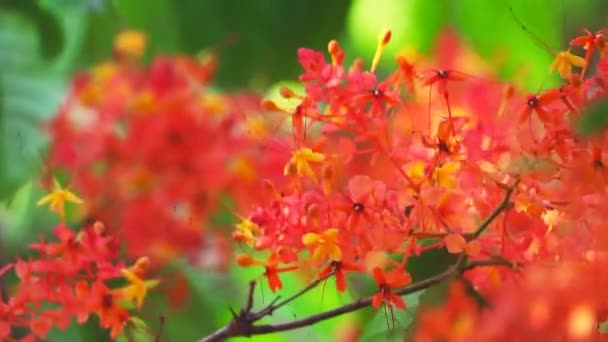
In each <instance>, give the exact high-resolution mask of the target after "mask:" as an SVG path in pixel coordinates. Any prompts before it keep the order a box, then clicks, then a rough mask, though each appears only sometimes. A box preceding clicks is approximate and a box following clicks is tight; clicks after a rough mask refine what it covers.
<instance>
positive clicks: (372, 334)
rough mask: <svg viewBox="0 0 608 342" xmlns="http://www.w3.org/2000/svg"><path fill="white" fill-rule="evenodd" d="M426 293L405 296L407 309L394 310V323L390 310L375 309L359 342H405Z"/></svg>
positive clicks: (419, 292)
mask: <svg viewBox="0 0 608 342" xmlns="http://www.w3.org/2000/svg"><path fill="white" fill-rule="evenodd" d="M424 292H425V291H418V292H414V293H411V294H409V295H407V296H405V297H404V298H403V299H404V300H405V303H406V309H405V310H398V309H394V310H393V317H394V322H393V317H391V312H390V311H388V309H385V308H384V307H381V308H379V309H375V311H376V313H375V314H374V317H373V318H372V319H371V321H369V323H367V324H366V325H365V326H364V327H363V332H362V335H361V337H360V339H359V341H361V342H363V341H379V340H382V341H403V334H404V332H405V330H406V329H408V328H409V327H410V325H411V324H412V323H413V322H414V316H415V312H416V310H417V309H418V305H419V300H420V297H421V295H422V294H423V293H424ZM387 316H388V320H387ZM393 324H394V326H393Z"/></svg>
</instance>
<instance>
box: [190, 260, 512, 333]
mask: <svg viewBox="0 0 608 342" xmlns="http://www.w3.org/2000/svg"><path fill="white" fill-rule="evenodd" d="M480 266H509V267H513V268H515V267H516V264H514V263H511V262H509V261H508V260H505V259H502V258H493V259H488V260H475V261H469V262H467V263H466V264H465V265H462V266H461V267H456V265H455V266H454V267H450V268H449V269H447V270H445V271H444V272H442V273H440V274H438V275H435V276H433V277H430V278H427V279H424V280H421V281H418V282H415V283H413V284H411V285H409V286H406V287H403V288H401V289H398V290H395V291H394V293H395V294H397V295H400V296H404V295H407V294H411V293H414V292H417V291H420V290H424V289H426V288H429V287H431V286H433V285H436V284H438V283H440V282H442V281H444V280H447V279H449V278H450V277H453V276H456V275H458V274H460V273H461V272H463V271H465V270H470V269H472V268H475V267H480ZM323 280H324V279H318V280H316V281H315V282H313V283H311V284H309V285H308V286H307V287H306V288H304V289H303V290H301V291H299V292H297V293H296V294H294V295H292V296H291V297H288V298H287V299H285V300H284V301H282V302H279V303H278V304H274V305H273V306H272V309H268V307H267V308H264V309H262V310H261V311H259V312H249V313H247V312H244V310H242V311H241V314H240V315H238V316H237V317H235V318H234V319H233V320H232V321H231V322H230V323H228V325H226V326H224V327H222V328H220V329H218V330H217V331H215V332H214V333H212V334H211V335H208V336H206V337H204V338H202V339H201V340H199V342H215V341H224V340H226V339H228V338H230V337H237V336H253V335H263V334H270V333H275V332H280V331H287V330H294V329H299V328H303V327H306V326H310V325H312V324H315V323H318V322H321V321H324V320H327V319H331V318H334V317H337V316H341V315H343V314H346V313H350V312H354V311H357V310H360V309H363V308H366V307H368V306H370V305H371V303H372V297H366V298H362V299H359V300H357V301H354V302H352V303H349V304H346V305H343V306H340V307H338V308H335V309H332V310H328V311H325V312H321V313H318V314H314V315H311V316H308V317H305V318H301V319H297V320H293V321H289V322H285V323H278V324H265V325H254V323H255V322H256V321H258V320H260V319H261V318H263V317H265V316H268V315H271V314H272V311H274V310H276V309H277V308H278V307H281V306H283V305H285V304H287V303H289V302H291V301H292V300H294V299H296V298H298V297H300V296H301V295H303V294H304V293H306V292H308V291H310V290H311V289H312V288H314V287H315V286H317V285H318V284H319V283H320V282H321V281H323ZM274 302H276V301H274ZM262 313H264V314H263V315H262Z"/></svg>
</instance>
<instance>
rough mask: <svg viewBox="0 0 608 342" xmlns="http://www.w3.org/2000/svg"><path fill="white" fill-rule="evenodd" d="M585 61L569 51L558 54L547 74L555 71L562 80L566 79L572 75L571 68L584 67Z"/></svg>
mask: <svg viewBox="0 0 608 342" xmlns="http://www.w3.org/2000/svg"><path fill="white" fill-rule="evenodd" d="M585 64H586V62H585V59H584V58H582V57H579V56H576V55H573V54H571V53H570V50H567V51H562V52H558V53H557V54H556V56H555V59H554V60H553V63H552V64H551V66H550V67H549V72H554V71H557V72H559V75H560V76H561V77H562V78H565V79H568V78H570V75H571V74H572V66H576V67H580V68H582V67H584V66H585Z"/></svg>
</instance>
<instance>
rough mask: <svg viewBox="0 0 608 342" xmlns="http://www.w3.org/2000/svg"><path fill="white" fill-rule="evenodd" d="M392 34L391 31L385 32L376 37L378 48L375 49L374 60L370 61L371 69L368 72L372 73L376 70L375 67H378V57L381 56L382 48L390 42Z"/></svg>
mask: <svg viewBox="0 0 608 342" xmlns="http://www.w3.org/2000/svg"><path fill="white" fill-rule="evenodd" d="M391 35H392V32H391V30H385V31H383V32H381V33H380V34H379V35H378V47H377V48H376V53H374V59H372V67H371V68H370V69H369V71H371V72H374V71H375V70H376V66H378V62H380V57H381V56H382V52H383V51H384V48H385V47H386V45H387V44H388V42H390V40H391Z"/></svg>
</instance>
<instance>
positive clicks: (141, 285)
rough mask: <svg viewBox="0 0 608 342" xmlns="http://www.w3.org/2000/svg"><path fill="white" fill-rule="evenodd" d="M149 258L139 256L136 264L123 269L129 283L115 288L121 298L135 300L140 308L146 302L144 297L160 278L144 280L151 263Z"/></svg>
mask: <svg viewBox="0 0 608 342" xmlns="http://www.w3.org/2000/svg"><path fill="white" fill-rule="evenodd" d="M149 262H150V261H149V259H148V258H146V257H142V258H139V259H138V260H137V262H135V265H133V266H131V267H129V268H125V269H123V270H122V275H123V276H124V277H125V279H126V280H127V281H128V282H129V285H127V286H125V287H122V288H119V289H116V290H114V291H115V293H117V294H118V295H119V296H120V297H121V298H124V299H126V300H135V304H136V305H137V308H138V309H141V306H142V305H143V303H144V299H145V298H146V295H147V293H148V289H149V288H153V287H155V286H156V285H157V284H158V280H148V281H144V280H143V279H142V278H141V275H142V274H143V271H144V269H145V268H146V267H147V266H148V264H149Z"/></svg>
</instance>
